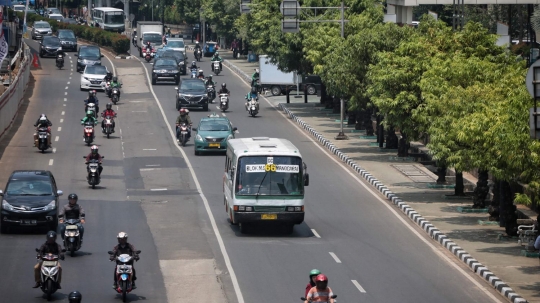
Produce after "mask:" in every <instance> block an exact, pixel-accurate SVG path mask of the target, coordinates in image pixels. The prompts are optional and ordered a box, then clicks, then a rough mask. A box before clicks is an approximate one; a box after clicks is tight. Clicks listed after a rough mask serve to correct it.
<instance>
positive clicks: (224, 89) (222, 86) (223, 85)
mask: <svg viewBox="0 0 540 303" xmlns="http://www.w3.org/2000/svg"><path fill="white" fill-rule="evenodd" d="M221 94H227V95H229V96H230V95H231V91H230V90H228V89H227V84H225V83H222V84H221V89H220V90H219V91H218V95H221Z"/></svg>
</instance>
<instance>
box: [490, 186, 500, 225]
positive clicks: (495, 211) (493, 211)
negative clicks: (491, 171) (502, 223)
mask: <svg viewBox="0 0 540 303" xmlns="http://www.w3.org/2000/svg"><path fill="white" fill-rule="evenodd" d="M500 184H501V181H499V180H497V179H496V178H493V200H491V204H490V205H489V209H488V213H489V220H490V221H499V203H500V201H501V199H500V198H501V191H500V188H501V185H500Z"/></svg>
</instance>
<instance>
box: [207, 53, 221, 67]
mask: <svg viewBox="0 0 540 303" xmlns="http://www.w3.org/2000/svg"><path fill="white" fill-rule="evenodd" d="M210 61H212V62H211V63H210V64H211V67H212V71H214V61H219V71H222V70H223V67H222V65H221V62H223V59H221V57H220V56H219V52H215V53H214V55H213V56H212V59H210Z"/></svg>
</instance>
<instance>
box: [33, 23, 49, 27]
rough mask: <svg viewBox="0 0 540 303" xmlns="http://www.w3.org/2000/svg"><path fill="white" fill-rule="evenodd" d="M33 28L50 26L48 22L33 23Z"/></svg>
mask: <svg viewBox="0 0 540 303" xmlns="http://www.w3.org/2000/svg"><path fill="white" fill-rule="evenodd" d="M34 27H35V28H51V26H50V25H49V23H34Z"/></svg>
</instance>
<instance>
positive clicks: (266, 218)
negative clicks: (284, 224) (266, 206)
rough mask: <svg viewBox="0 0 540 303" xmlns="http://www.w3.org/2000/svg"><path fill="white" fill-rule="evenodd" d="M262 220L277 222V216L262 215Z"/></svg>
mask: <svg viewBox="0 0 540 303" xmlns="http://www.w3.org/2000/svg"><path fill="white" fill-rule="evenodd" d="M261 219H262V220H277V214H262V215H261Z"/></svg>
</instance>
